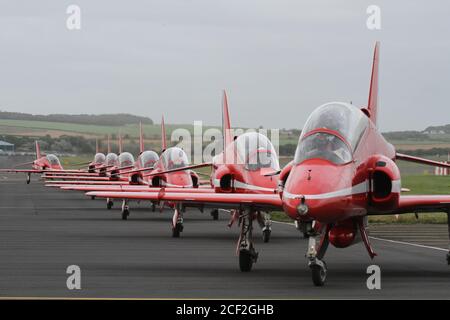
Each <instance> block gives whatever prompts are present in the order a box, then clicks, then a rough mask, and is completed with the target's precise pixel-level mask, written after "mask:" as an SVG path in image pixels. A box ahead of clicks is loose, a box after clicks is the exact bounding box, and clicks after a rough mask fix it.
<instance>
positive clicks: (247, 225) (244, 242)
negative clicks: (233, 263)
mask: <svg viewBox="0 0 450 320" xmlns="http://www.w3.org/2000/svg"><path fill="white" fill-rule="evenodd" d="M253 215H254V212H252V211H249V212H248V213H245V212H241V213H240V217H239V223H240V225H241V234H240V236H239V240H238V250H239V269H240V270H241V271H242V272H249V271H251V270H252V266H253V263H256V260H257V259H258V252H256V250H255V248H254V246H253V234H252V231H253Z"/></svg>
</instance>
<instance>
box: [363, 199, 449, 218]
mask: <svg viewBox="0 0 450 320" xmlns="http://www.w3.org/2000/svg"><path fill="white" fill-rule="evenodd" d="M448 210H450V195H408V196H400V200H399V206H398V208H397V209H395V210H393V211H391V212H386V213H370V214H372V215H375V214H376V215H380V214H381V215H388V214H402V213H419V212H446V211H448Z"/></svg>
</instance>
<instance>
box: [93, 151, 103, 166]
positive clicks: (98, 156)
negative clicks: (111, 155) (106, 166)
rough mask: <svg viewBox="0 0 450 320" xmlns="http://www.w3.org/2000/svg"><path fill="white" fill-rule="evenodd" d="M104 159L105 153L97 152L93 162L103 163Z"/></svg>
mask: <svg viewBox="0 0 450 320" xmlns="http://www.w3.org/2000/svg"><path fill="white" fill-rule="evenodd" d="M105 160H106V157H105V155H104V154H103V153H97V154H96V155H95V156H94V163H98V164H101V163H104V162H105Z"/></svg>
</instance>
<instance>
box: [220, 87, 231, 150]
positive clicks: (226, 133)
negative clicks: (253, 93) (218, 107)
mask: <svg viewBox="0 0 450 320" xmlns="http://www.w3.org/2000/svg"><path fill="white" fill-rule="evenodd" d="M222 132H223V150H225V149H226V148H227V146H228V145H229V144H230V143H231V142H232V141H233V137H232V135H231V123H230V114H229V112H228V98H227V93H226V92H225V90H223V98H222Z"/></svg>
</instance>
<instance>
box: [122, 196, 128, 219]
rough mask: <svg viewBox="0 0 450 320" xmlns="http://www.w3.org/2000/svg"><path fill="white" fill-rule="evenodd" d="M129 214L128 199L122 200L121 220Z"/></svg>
mask: <svg viewBox="0 0 450 320" xmlns="http://www.w3.org/2000/svg"><path fill="white" fill-rule="evenodd" d="M129 215H130V207H129V206H128V200H125V199H124V200H123V202H122V220H127V219H128V216H129Z"/></svg>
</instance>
